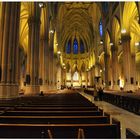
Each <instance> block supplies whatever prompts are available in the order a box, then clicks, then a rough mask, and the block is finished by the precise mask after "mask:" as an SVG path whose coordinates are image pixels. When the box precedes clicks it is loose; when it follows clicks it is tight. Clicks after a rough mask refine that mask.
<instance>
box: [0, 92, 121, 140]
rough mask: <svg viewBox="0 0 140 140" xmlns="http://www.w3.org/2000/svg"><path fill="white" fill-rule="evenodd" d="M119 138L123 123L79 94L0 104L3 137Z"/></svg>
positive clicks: (49, 96)
mask: <svg viewBox="0 0 140 140" xmlns="http://www.w3.org/2000/svg"><path fill="white" fill-rule="evenodd" d="M11 103H12V105H11ZM120 137H121V136H120V122H119V121H117V120H115V119H112V120H111V119H110V115H109V114H107V113H104V112H103V110H102V109H99V108H98V107H97V106H96V105H94V104H92V103H91V102H89V101H88V100H87V99H86V98H84V97H83V96H81V95H80V94H78V93H71V94H65V93H63V94H47V95H45V96H43V97H40V96H28V97H20V98H17V99H13V100H9V101H5V102H4V101H3V103H1V105H0V138H61V139H62V138H67V139H68V138H70V139H75V138H95V139H96V138H112V139H115V138H120Z"/></svg>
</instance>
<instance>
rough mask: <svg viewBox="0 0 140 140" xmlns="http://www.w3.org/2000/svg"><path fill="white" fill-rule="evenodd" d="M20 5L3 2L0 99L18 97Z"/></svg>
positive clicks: (0, 41)
mask: <svg viewBox="0 0 140 140" xmlns="http://www.w3.org/2000/svg"><path fill="white" fill-rule="evenodd" d="M19 21H20V3H19V2H3V3H2V19H1V36H0V37H1V38H0V43H1V44H0V48H1V49H0V50H1V55H2V56H1V60H0V67H1V71H0V75H1V76H0V98H13V97H17V96H18V82H19V81H18V75H19V73H18V58H19V57H18V55H19Z"/></svg>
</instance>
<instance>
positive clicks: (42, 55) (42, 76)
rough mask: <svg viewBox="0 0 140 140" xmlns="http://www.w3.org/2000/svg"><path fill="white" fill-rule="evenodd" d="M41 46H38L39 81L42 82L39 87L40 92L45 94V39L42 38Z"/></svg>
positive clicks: (46, 69)
mask: <svg viewBox="0 0 140 140" xmlns="http://www.w3.org/2000/svg"><path fill="white" fill-rule="evenodd" d="M41 42H42V43H41V46H40V52H39V53H40V63H39V65H40V66H39V68H40V77H39V78H40V80H42V85H41V86H40V91H43V92H47V90H48V75H49V74H48V68H49V67H48V63H49V61H48V49H47V47H48V43H47V38H43V39H42V40H41Z"/></svg>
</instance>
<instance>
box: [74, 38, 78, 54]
mask: <svg viewBox="0 0 140 140" xmlns="http://www.w3.org/2000/svg"><path fill="white" fill-rule="evenodd" d="M73 53H74V54H78V42H77V39H76V38H75V39H74V42H73Z"/></svg>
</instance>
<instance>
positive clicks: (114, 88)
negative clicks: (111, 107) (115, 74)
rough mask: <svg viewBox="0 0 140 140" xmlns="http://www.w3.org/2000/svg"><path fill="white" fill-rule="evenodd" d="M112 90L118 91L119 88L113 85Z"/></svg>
mask: <svg viewBox="0 0 140 140" xmlns="http://www.w3.org/2000/svg"><path fill="white" fill-rule="evenodd" d="M112 89H113V90H120V87H119V86H118V85H113V86H112Z"/></svg>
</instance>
